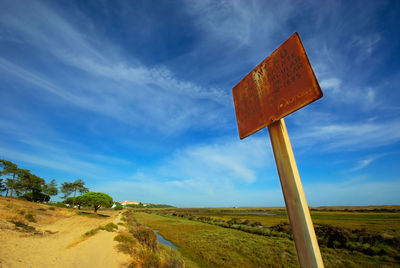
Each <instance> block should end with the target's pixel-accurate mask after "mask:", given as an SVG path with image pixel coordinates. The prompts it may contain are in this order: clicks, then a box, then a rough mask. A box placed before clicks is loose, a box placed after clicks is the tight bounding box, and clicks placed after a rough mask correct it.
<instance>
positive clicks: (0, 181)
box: [0, 179, 7, 195]
mask: <svg viewBox="0 0 400 268" xmlns="http://www.w3.org/2000/svg"><path fill="white" fill-rule="evenodd" d="M6 189H7V187H6V186H5V185H4V183H3V179H0V195H2V194H1V193H2V192H4V191H5V190H6Z"/></svg>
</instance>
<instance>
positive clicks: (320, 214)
mask: <svg viewBox="0 0 400 268" xmlns="http://www.w3.org/2000/svg"><path fill="white" fill-rule="evenodd" d="M398 209H399V208H398V207H395V208H394V210H391V209H387V207H385V208H384V209H376V208H371V207H367V208H359V207H356V208H342V207H335V208H323V209H313V211H312V212H311V214H312V218H313V221H314V224H315V226H316V227H317V228H318V227H319V229H317V230H318V231H317V233H319V235H320V237H319V240H320V241H321V242H322V245H321V252H322V256H323V259H324V263H325V266H326V267H400V259H399V257H398V256H399V245H398V242H399V241H400V240H399V238H398V235H399V230H400V212H398ZM150 211H151V210H150ZM376 211H378V212H376ZM388 211H392V212H388ZM151 212H152V213H145V212H139V211H138V212H136V213H135V214H134V215H135V217H136V218H137V220H138V221H139V222H141V223H143V224H144V225H148V226H150V227H152V228H154V229H158V230H160V233H161V234H162V235H163V236H164V237H165V238H166V239H168V240H170V241H171V242H173V243H174V244H175V245H177V246H178V247H179V251H180V252H182V254H183V255H184V256H186V257H188V258H190V259H192V260H193V261H194V262H196V263H198V264H199V265H200V266H202V267H297V265H298V264H297V257H296V252H295V248H294V243H293V241H292V240H291V239H290V230H287V229H284V228H283V230H282V228H281V229H279V228H276V226H278V227H281V226H283V227H285V226H286V228H287V225H284V224H283V225H282V224H281V223H285V222H288V219H287V214H286V212H285V211H284V210H283V208H205V209H168V210H166V209H165V210H152V211H151ZM155 212H157V213H158V214H156V213H155ZM232 219H234V221H232ZM215 220H217V221H215ZM201 221H203V222H201ZM222 221H224V222H222ZM221 222H222V223H221ZM226 223H229V225H227V224H226ZM241 223H246V224H247V225H246V226H244V225H242V224H241ZM251 223H261V224H262V225H263V226H258V225H257V226H256V227H250V226H251V225H250V224H251ZM215 224H225V227H228V226H229V228H223V227H221V226H217V225H215ZM243 226H244V227H243ZM271 226H272V227H273V228H275V229H274V230H275V231H273V232H272V233H271V235H257V234H252V233H249V230H250V231H251V230H254V229H256V230H258V229H257V228H265V229H269V227H271ZM232 228H234V229H232ZM361 229H363V230H362V231H359V230H361ZM241 230H247V231H246V232H244V231H241ZM276 230H278V231H276ZM268 234H269V233H268ZM272 234H273V235H272ZM335 239H336V240H335ZM385 239H386V240H385ZM342 240H345V241H342ZM339 242H340V243H341V244H340V243H339Z"/></svg>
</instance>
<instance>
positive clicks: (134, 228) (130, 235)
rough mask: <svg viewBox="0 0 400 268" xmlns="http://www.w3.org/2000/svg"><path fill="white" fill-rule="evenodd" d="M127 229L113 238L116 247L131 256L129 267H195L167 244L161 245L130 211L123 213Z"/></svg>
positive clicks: (154, 235) (153, 234) (152, 233)
mask: <svg viewBox="0 0 400 268" xmlns="http://www.w3.org/2000/svg"><path fill="white" fill-rule="evenodd" d="M124 221H125V222H126V226H127V230H124V231H120V232H119V234H118V235H117V236H115V238H114V240H115V241H118V242H119V244H118V245H117V249H118V250H119V251H121V252H123V253H126V254H129V255H130V256H131V257H132V262H131V264H130V267H149V268H150V267H151V268H181V267H182V268H183V267H197V265H196V264H195V263H193V262H191V261H190V260H187V259H185V258H184V257H182V255H181V254H180V253H179V252H178V251H176V250H173V249H171V248H170V247H168V246H165V245H161V244H159V243H158V241H157V236H156V234H155V233H154V231H153V230H152V229H149V228H146V227H145V226H143V225H141V224H140V223H138V222H137V220H136V219H135V218H134V217H133V214H132V212H130V211H129V212H125V213H124Z"/></svg>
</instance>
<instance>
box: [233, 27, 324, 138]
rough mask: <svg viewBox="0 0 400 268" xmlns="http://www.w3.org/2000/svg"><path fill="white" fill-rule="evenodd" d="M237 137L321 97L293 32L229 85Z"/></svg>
mask: <svg viewBox="0 0 400 268" xmlns="http://www.w3.org/2000/svg"><path fill="white" fill-rule="evenodd" d="M232 93H233V100H234V103H235V110H236V119H237V123H238V127H239V136H240V138H241V139H243V138H245V137H247V136H249V135H251V134H253V133H254V132H256V131H258V130H260V129H262V128H264V127H266V126H268V125H269V124H271V123H273V122H275V121H277V120H279V119H281V118H283V117H285V116H286V115H288V114H290V113H293V112H294V111H296V110H298V109H300V108H302V107H304V106H306V105H307V104H310V103H311V102H313V101H315V100H317V99H319V98H321V97H322V91H321V89H320V87H319V85H318V82H317V79H316V78H315V75H314V72H313V70H312V68H311V65H310V62H309V61H308V58H307V55H306V52H305V50H304V47H303V45H302V43H301V40H300V37H299V35H298V34H297V33H295V34H293V35H292V36H291V37H290V38H289V39H288V40H287V41H286V42H285V43H283V44H282V45H281V46H280V47H279V48H278V49H276V50H275V51H274V52H273V53H272V54H271V55H270V56H269V57H267V58H266V59H265V60H263V61H262V62H261V63H260V64H259V65H258V66H257V67H256V68H254V70H253V71H251V72H250V73H249V74H248V75H246V76H245V77H244V78H243V79H242V81H240V82H239V83H238V84H237V85H236V86H235V87H234V88H233V89H232Z"/></svg>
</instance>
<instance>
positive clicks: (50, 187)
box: [43, 179, 58, 202]
mask: <svg viewBox="0 0 400 268" xmlns="http://www.w3.org/2000/svg"><path fill="white" fill-rule="evenodd" d="M43 193H44V194H45V195H47V196H54V195H57V194H58V189H57V184H56V180H55V179H52V180H51V181H50V183H48V184H47V183H45V184H44V185H43ZM44 201H45V200H44V199H43V202H44Z"/></svg>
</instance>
